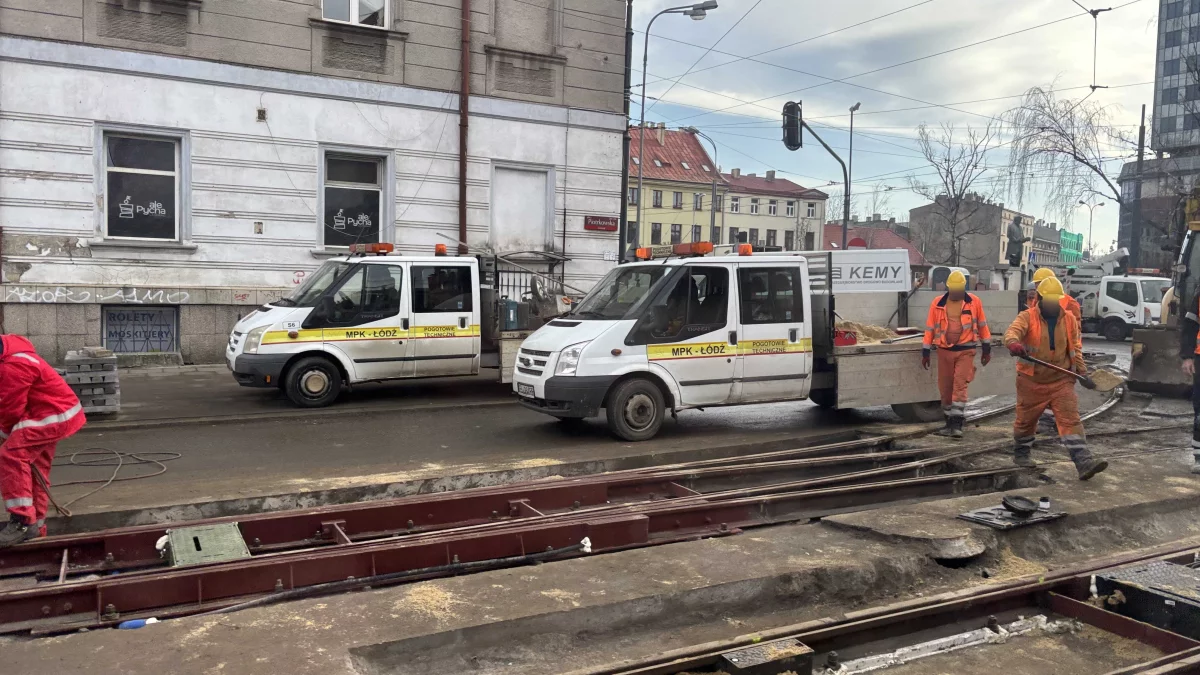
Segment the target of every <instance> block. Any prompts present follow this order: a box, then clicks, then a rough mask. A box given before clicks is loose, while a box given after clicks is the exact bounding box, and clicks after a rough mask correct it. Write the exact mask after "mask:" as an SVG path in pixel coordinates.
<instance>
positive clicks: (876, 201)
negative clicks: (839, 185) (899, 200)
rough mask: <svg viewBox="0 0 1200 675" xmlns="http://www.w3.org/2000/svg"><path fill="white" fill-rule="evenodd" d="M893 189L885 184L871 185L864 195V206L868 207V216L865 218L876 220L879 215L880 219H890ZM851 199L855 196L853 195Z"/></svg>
mask: <svg viewBox="0 0 1200 675" xmlns="http://www.w3.org/2000/svg"><path fill="white" fill-rule="evenodd" d="M891 190H892V187H891V186H890V185H886V184H884V183H875V184H874V185H871V186H870V187H869V188H868V190H867V192H866V193H865V194H863V195H862V197H863V204H864V205H865V206H866V207H867V215H866V216H865V217H870V218H874V217H875V214H876V213H878V214H879V217H880V218H884V219H886V218H888V217H889V216H890V215H891V209H892V194H891ZM850 196H851V197H853V196H854V195H853V194H851V195H850Z"/></svg>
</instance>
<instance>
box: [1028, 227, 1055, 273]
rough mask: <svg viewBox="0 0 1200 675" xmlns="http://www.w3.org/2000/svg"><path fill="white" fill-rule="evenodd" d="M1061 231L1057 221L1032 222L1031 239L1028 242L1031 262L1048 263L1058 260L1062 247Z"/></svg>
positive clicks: (1037, 263)
mask: <svg viewBox="0 0 1200 675" xmlns="http://www.w3.org/2000/svg"><path fill="white" fill-rule="evenodd" d="M1061 238H1062V233H1061V232H1060V231H1059V229H1058V223H1045V222H1043V221H1041V220H1039V221H1037V222H1035V223H1034V224H1033V241H1032V242H1030V248H1031V251H1030V252H1031V254H1032V255H1033V257H1032V258H1031V262H1033V263H1034V264H1035V265H1050V264H1053V263H1057V262H1059V261H1060V250H1061V249H1062V241H1061Z"/></svg>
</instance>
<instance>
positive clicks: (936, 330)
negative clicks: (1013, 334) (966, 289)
mask: <svg viewBox="0 0 1200 675" xmlns="http://www.w3.org/2000/svg"><path fill="white" fill-rule="evenodd" d="M949 300H950V294H949V293H945V294H943V295H942V297H940V298H937V299H936V300H934V301H933V302H932V303H930V305H929V316H928V317H927V318H926V319H925V339H924V340H922V344H923V345H924V347H925V349H930V348H931V347H937V348H938V349H949V350H961V349H974V348H975V347H977V346H979V341H980V340H983V341H984V342H987V341H988V340H991V339H992V331H991V330H990V329H989V328H988V324H987V314H985V313H984V311H983V303H982V302H980V301H979V298H977V297H975V296H973V295H971V294H970V293H965V294H963V301H962V303H963V305H962V315H960V316H959V321H961V322H962V333H961V334H960V335H959V336H958V342H956V343H954V344H950V340H949V338H948V337H947V335H946V331H947V329H948V328H949V327H950V318H949V316H948V315H947V314H946V303H947V302H948V301H949Z"/></svg>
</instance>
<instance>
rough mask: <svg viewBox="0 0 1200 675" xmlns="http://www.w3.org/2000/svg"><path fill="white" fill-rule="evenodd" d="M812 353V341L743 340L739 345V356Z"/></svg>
mask: <svg viewBox="0 0 1200 675" xmlns="http://www.w3.org/2000/svg"><path fill="white" fill-rule="evenodd" d="M811 351H812V339H810V338H804V339H803V340H799V341H797V342H789V341H787V340H782V339H781V340H742V341H741V342H739V343H738V354H740V355H742V356H756V355H762V354H805V353H808V352H811Z"/></svg>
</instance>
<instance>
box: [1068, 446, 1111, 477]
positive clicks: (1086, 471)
mask: <svg viewBox="0 0 1200 675" xmlns="http://www.w3.org/2000/svg"><path fill="white" fill-rule="evenodd" d="M1084 452H1086V453H1087V454H1086V455H1084V456H1081V457H1078V458H1076V459H1075V469H1076V470H1077V471H1078V472H1079V480H1087V479H1089V478H1091V477H1092V476H1095V475H1096V474H1098V473H1100V472H1101V471H1104V470H1105V469H1107V468H1108V461H1107V460H1103V459H1099V458H1097V457H1093V456H1092V453H1091V452H1087V451H1084ZM1080 454H1081V455H1082V454H1083V453H1080Z"/></svg>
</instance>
